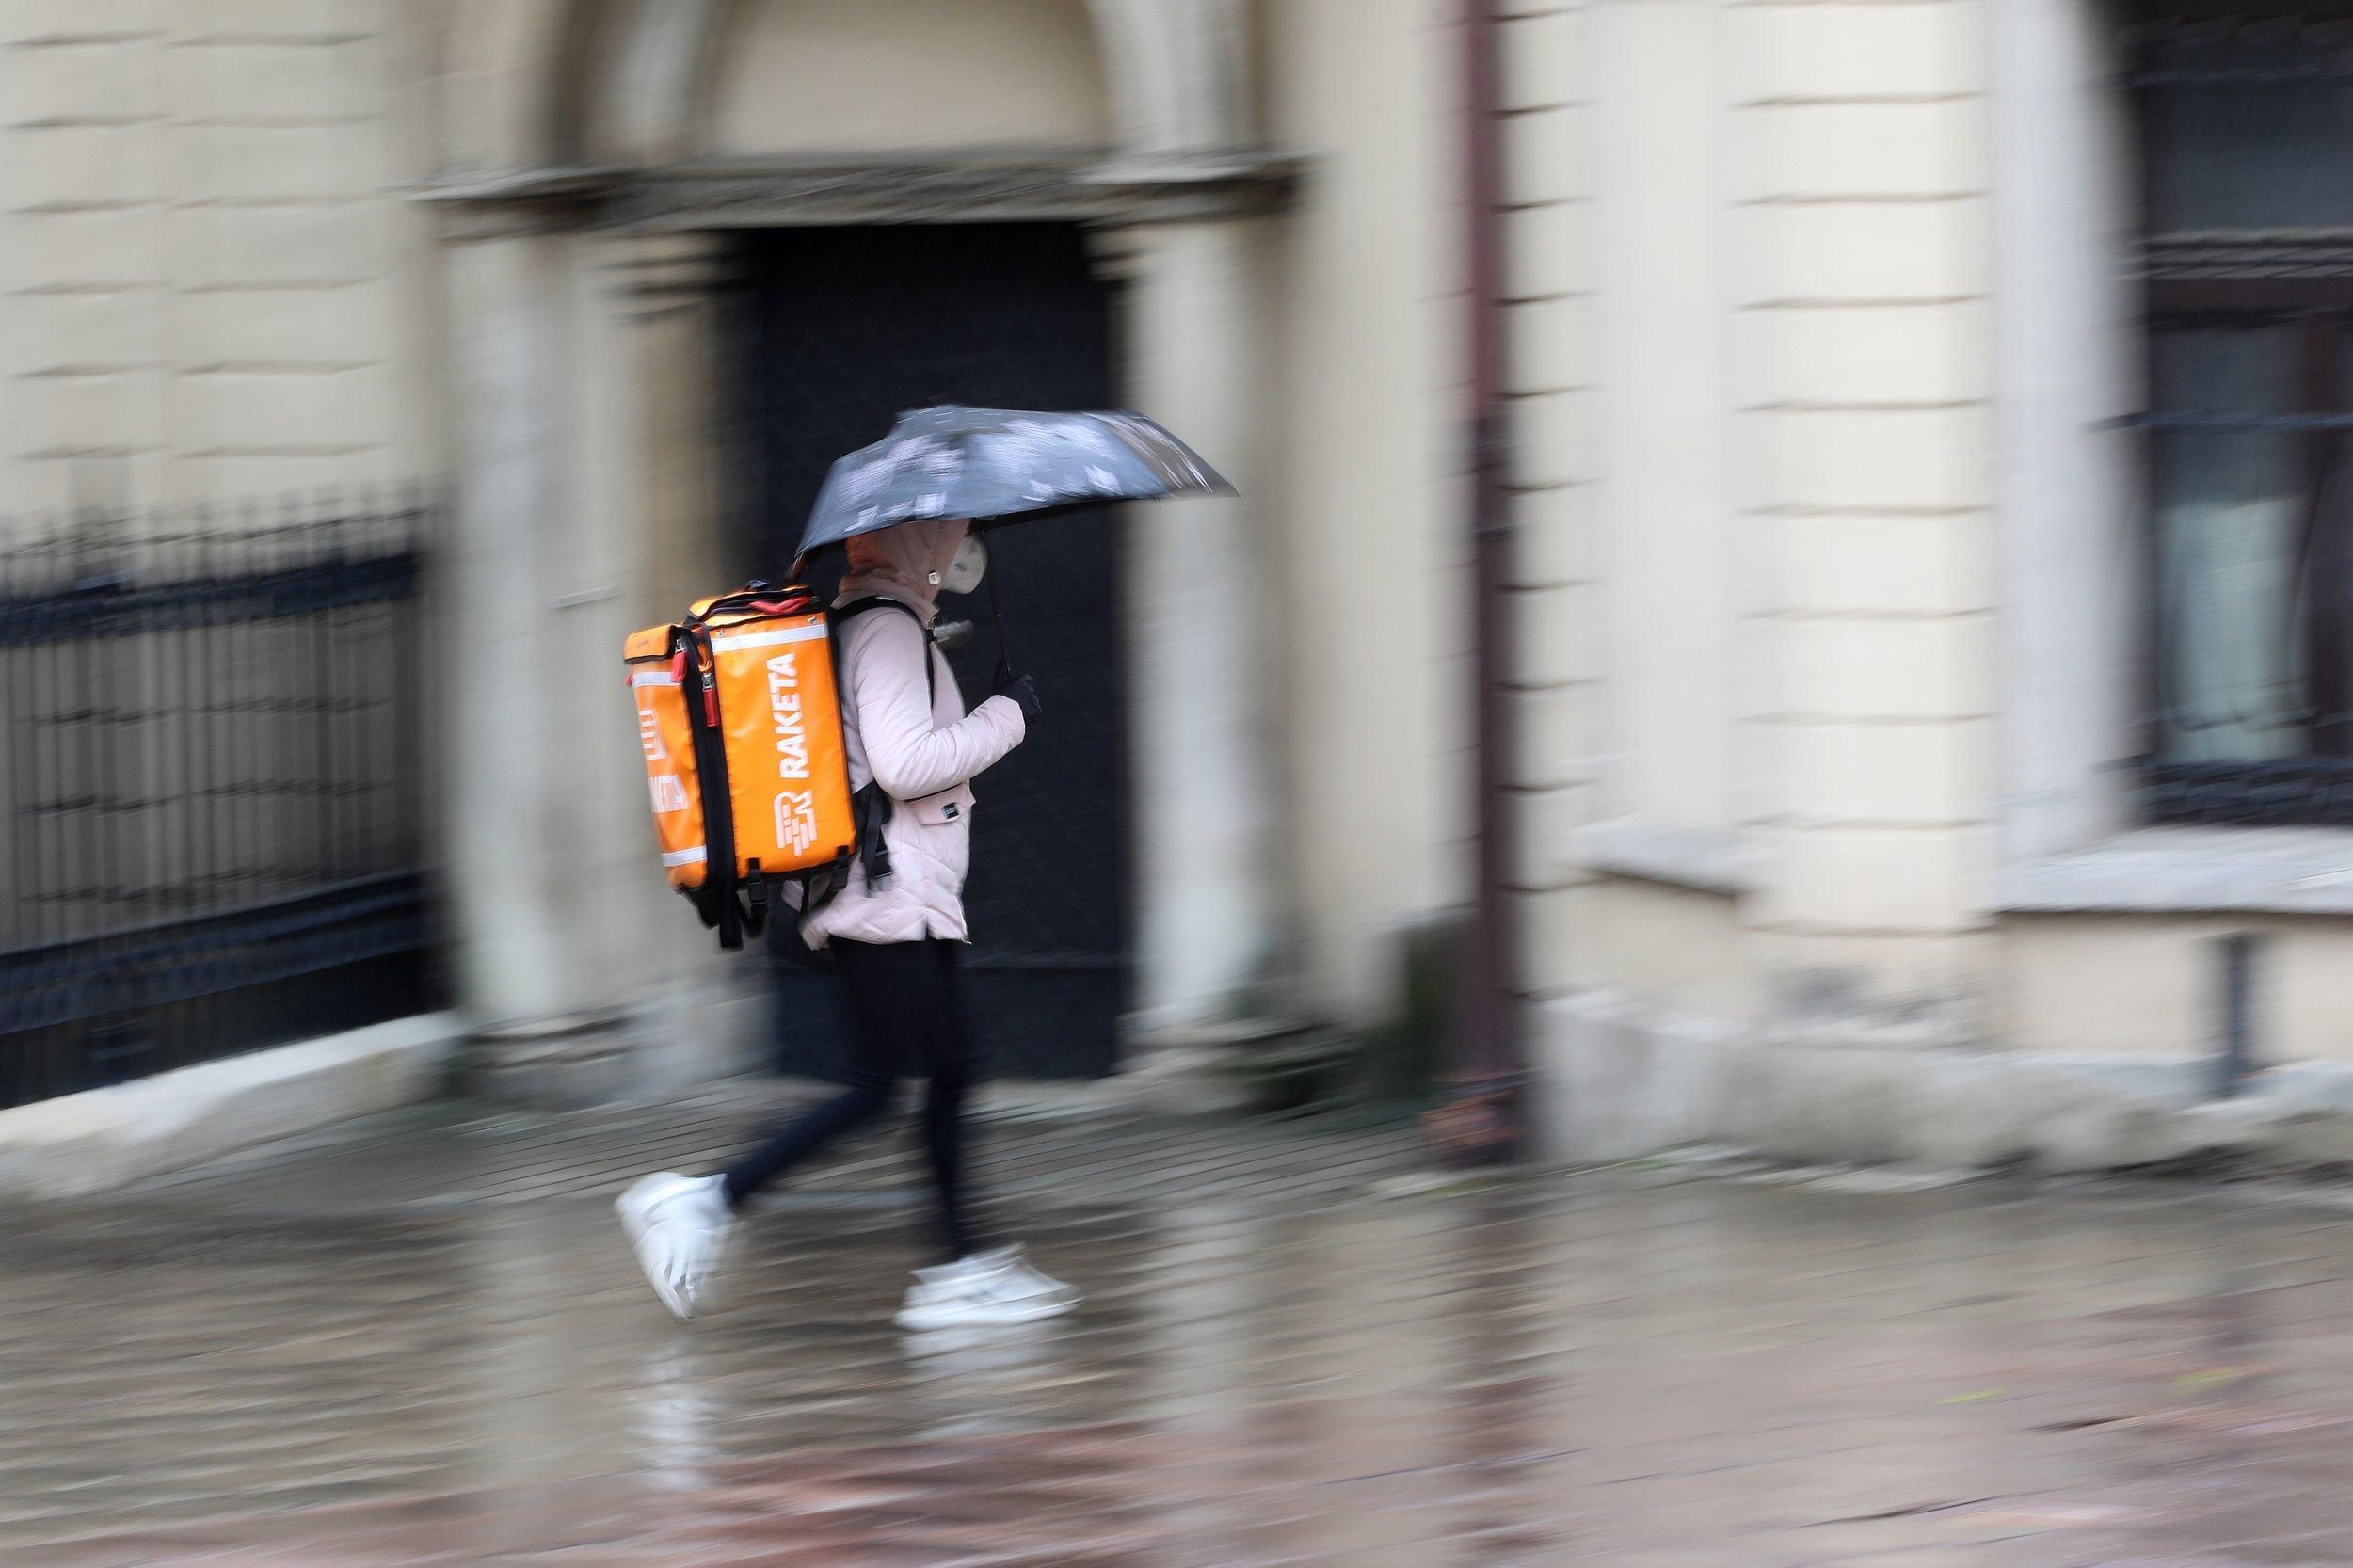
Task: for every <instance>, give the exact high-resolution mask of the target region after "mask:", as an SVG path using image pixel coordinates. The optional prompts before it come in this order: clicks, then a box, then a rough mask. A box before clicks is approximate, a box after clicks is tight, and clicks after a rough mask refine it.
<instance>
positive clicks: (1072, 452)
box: [800, 403, 1234, 654]
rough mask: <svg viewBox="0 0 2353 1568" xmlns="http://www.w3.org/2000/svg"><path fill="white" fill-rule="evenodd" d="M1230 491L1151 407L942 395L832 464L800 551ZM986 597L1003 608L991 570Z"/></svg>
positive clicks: (1000, 642) (1001, 630) (1001, 646)
mask: <svg viewBox="0 0 2353 1568" xmlns="http://www.w3.org/2000/svg"><path fill="white" fill-rule="evenodd" d="M1233 493H1234V487H1233V486H1231V485H1229V484H1227V483H1226V482H1225V478H1224V477H1223V476H1222V475H1220V474H1219V473H1218V472H1217V471H1216V470H1215V469H1213V468H1211V467H1209V464H1207V463H1205V462H1203V461H1202V460H1201V457H1200V455H1199V454H1198V453H1196V452H1194V451H1193V449H1192V448H1191V447H1189V446H1187V445H1186V444H1185V443H1184V442H1182V441H1180V440H1177V438H1176V437H1175V436H1172V435H1170V434H1169V433H1168V431H1167V430H1166V429H1165V428H1163V427H1162V426H1161V425H1160V424H1158V423H1157V422H1155V421H1153V420H1149V419H1146V418H1144V415H1142V414H1131V413H1110V412H1105V413H1051V412H1040V411H1036V410H1032V409H1024V408H966V407H964V406H963V405H961V404H955V403H943V404H940V405H937V406H936V407H934V408H918V409H917V410H915V411H914V412H913V413H907V414H901V415H900V416H899V421H898V423H897V424H894V425H892V426H891V429H890V434H889V435H888V436H885V437H884V438H883V439H882V440H878V441H876V442H874V444H873V445H872V446H862V447H859V448H858V449H857V450H856V452H853V453H851V454H850V455H849V456H846V457H843V458H841V459H840V460H839V461H837V462H836V463H835V464H834V465H833V469H832V471H831V472H828V473H827V474H826V475H825V483H824V488H822V489H820V490H819V491H818V492H817V504H816V505H815V506H813V507H811V508H810V509H809V517H808V531H807V532H806V533H804V534H803V535H802V536H801V548H800V553H801V554H803V555H807V554H808V553H809V552H811V551H814V550H819V549H822V548H824V546H826V545H829V544H839V543H840V542H841V541H843V540H844V539H847V538H849V537H850V536H853V535H856V534H872V533H876V532H878V531H880V530H882V529H885V528H895V527H897V526H898V525H899V524H900V523H903V522H919V521H923V520H931V519H940V518H969V519H971V520H972V521H973V523H974V525H975V526H986V525H989V524H996V523H1004V522H1009V521H1015V520H1019V519H1021V518H1024V517H1033V516H1035V515H1037V514H1038V513H1041V512H1054V511H1061V510H1064V508H1067V507H1072V506H1084V505H1091V504H1096V503H1098V502H1106V501H1159V500H1163V499H1165V498H1167V497H1169V496H1177V495H1232V494H1233ZM989 609H990V611H991V613H992V615H994V614H995V612H996V609H997V583H996V578H995V576H994V575H993V574H992V575H991V577H990V579H989ZM997 618H998V627H997V642H998V650H999V652H1000V654H1001V653H1002V652H1003V649H1004V624H1003V619H1002V617H1001V616H999V617H997Z"/></svg>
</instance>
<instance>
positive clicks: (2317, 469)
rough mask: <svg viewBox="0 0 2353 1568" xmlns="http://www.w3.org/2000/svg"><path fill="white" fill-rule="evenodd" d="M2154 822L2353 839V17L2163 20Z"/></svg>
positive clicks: (2155, 256)
mask: <svg viewBox="0 0 2353 1568" xmlns="http://www.w3.org/2000/svg"><path fill="white" fill-rule="evenodd" d="M2128 46H2129V47H2128V56H2127V57H2128V59H2129V61H2130V66H2129V72H2130V74H2129V76H2128V83H2129V86H2130V88H2131V90H2132V93H2133V96H2134V100H2135V108H2136V110H2137V120H2138V126H2139V132H2140V149H2141V164H2142V182H2143V186H2142V210H2143V214H2144V216H2143V227H2142V236H2141V240H2142V243H2141V248H2140V257H2141V270H2142V278H2143V282H2144V286H2145V289H2146V296H2147V321H2148V333H2149V389H2150V392H2149V403H2148V412H2147V413H2145V414H2144V415H2142V416H2141V418H2140V420H2139V424H2141V425H2142V426H2143V430H2144V436H2145V441H2146V451H2147V461H2148V478H2149V500H2150V505H2149V517H2148V545H2149V571H2150V584H2151V595H2150V609H2151V616H2150V627H2149V640H2148V651H2149V659H2148V682H2149V687H2150V701H2151V707H2150V713H2149V718H2148V721H2147V724H2146V727H2145V731H2144V757H2143V760H2142V776H2143V781H2144V783H2145V785H2146V787H2147V803H2148V813H2149V815H2150V816H2151V817H2152V818H2153V820H2156V821H2159V822H2249V823H2353V451H2348V450H2347V447H2348V442H2353V13H2348V14H2346V15H2345V16H2336V17H2330V16H2321V17H2317V18H2316V17H2314V16H2313V15H2312V14H2309V13H2305V14H2278V15H2263V14H2250V13H2247V12H2243V11H2242V12H2236V13H2233V14H2215V13H2211V12H2209V13H2206V14H2185V15H2172V16H2166V17H2161V18H2145V19H2144V20H2142V21H2141V22H2139V23H2138V24H2137V25H2136V26H2135V27H2134V28H2133V30H2132V32H2131V34H2130V35H2129V38H2128Z"/></svg>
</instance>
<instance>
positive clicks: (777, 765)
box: [622, 582, 880, 948]
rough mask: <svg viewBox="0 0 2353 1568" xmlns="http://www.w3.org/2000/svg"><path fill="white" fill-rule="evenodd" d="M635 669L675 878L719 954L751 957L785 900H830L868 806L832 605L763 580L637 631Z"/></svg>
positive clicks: (661, 827)
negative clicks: (852, 765) (846, 733)
mask: <svg viewBox="0 0 2353 1568" xmlns="http://www.w3.org/2000/svg"><path fill="white" fill-rule="evenodd" d="M622 659H623V662H624V663H625V664H627V666H628V670H629V689H630V696H632V699H634V701H635V703H636V707H637V739H638V744H639V747H640V749H641V750H643V751H644V753H645V759H646V778H647V782H648V786H649V787H650V788H651V791H652V794H653V823H654V834H655V837H656V839H657V840H659V841H660V844H661V848H662V865H663V868H664V871H665V872H667V874H668V876H669V880H670V886H671V887H673V888H677V889H678V890H679V891H680V892H681V893H683V894H685V895H686V896H687V897H688V898H689V899H690V900H692V901H693V903H694V904H695V907H696V912H697V913H698V914H700V915H701V917H702V920H703V923H704V924H705V925H708V926H713V927H716V928H717V930H718V933H719V945H720V946H721V947H723V948H739V947H742V946H743V945H744V933H745V932H747V931H748V932H751V933H753V934H755V935H757V934H758V933H759V932H760V931H761V930H762V929H764V928H765V926H766V924H767V920H768V915H769V911H770V909H771V907H772V906H773V905H775V904H779V903H784V904H792V905H795V906H797V907H800V908H814V907H815V906H816V905H817V904H819V903H822V902H823V900H824V898H825V897H828V896H830V895H831V893H832V892H833V891H834V890H836V889H837V888H839V887H840V885H841V883H842V882H843V881H844V880H846V875H847V872H848V870H849V865H850V859H851V856H852V855H853V854H855V853H856V849H857V845H858V840H859V833H858V827H859V822H858V819H859V816H860V815H861V808H863V807H864V805H865V804H866V803H864V802H854V801H853V799H852V795H851V791H850V773H849V764H848V761H847V760H846V757H845V755H844V750H843V746H842V738H841V695H840V687H839V685H838V683H837V681H836V678H835V666H834V646H833V626H832V618H831V617H829V616H827V614H826V612H825V608H824V605H822V604H821V603H819V602H818V601H817V600H816V599H815V597H814V596H812V595H811V594H810V592H809V591H808V589H807V588H805V587H802V586H800V585H798V584H787V585H785V586H784V587H781V588H772V587H770V586H769V585H768V584H765V583H760V582H754V583H750V584H745V585H744V587H741V588H738V589H736V590H735V591H734V592H732V593H726V594H721V595H719V596H718V597H716V598H714V599H706V600H701V601H699V602H698V603H696V605H695V606H694V607H693V608H692V609H691V610H689V611H688V612H687V614H686V616H685V618H684V619H682V620H679V621H676V622H673V623H671V624H670V625H667V626H650V627H648V628H647V629H646V630H644V631H642V632H632V634H631V635H630V637H629V638H628V640H627V641H626V642H625V643H624V644H623V646H622ZM861 793H865V792H861ZM872 837H873V838H875V839H876V840H879V838H880V834H879V833H875V834H873V835H872ZM788 889H792V891H790V892H788Z"/></svg>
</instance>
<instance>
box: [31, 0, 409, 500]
mask: <svg viewBox="0 0 2353 1568" xmlns="http://www.w3.org/2000/svg"><path fill="white" fill-rule="evenodd" d="M412 9H413V8H407V7H403V6H401V5H398V4H396V3H394V0H18V3H16V4H13V5H11V6H9V7H8V8H7V9H6V10H5V12H0V104H5V105H6V119H5V122H0V268H4V269H5V277H0V291H4V292H0V299H4V300H5V302H6V314H5V317H4V318H0V388H4V389H5V390H4V391H0V398H4V399H5V402H0V416H5V417H4V420H0V432H4V434H0V443H5V444H0V510H25V509H40V508H48V507H56V506H68V505H147V504H155V503H168V502H185V501H195V500H202V499H216V500H232V499H233V500H244V499H247V498H251V497H256V496H273V495H278V494H282V493H285V492H289V491H311V490H315V489H317V488H324V487H345V486H350V485H353V484H356V483H361V482H367V481H393V480H402V479H408V478H413V477H419V476H426V475H429V474H430V473H431V472H433V470H434V467H435V465H434V463H433V461H432V455H433V451H434V449H435V447H436V445H437V442H436V440H435V437H434V432H433V431H432V429H431V428H430V425H429V422H428V420H427V417H426V415H425V410H426V409H427V408H429V407H430V406H431V401H430V399H429V397H427V396H426V395H424V389H425V387H426V384H427V383H426V380H425V377H426V376H427V375H428V374H429V369H430V360H431V355H430V353H429V351H428V344H429V343H430V341H431V338H432V330H431V326H430V322H431V315H430V309H429V289H430V285H429V268H428V265H427V261H428V257H427V252H426V251H425V249H424V246H425V243H426V242H425V240H424V233H423V229H422V224H421V220H420V219H419V218H418V217H417V216H415V215H413V214H412V213H411V212H410V211H409V210H408V203H407V202H406V200H404V199H403V198H402V197H401V195H400V194H399V193H398V192H397V191H395V190H394V189H393V187H394V186H395V185H396V184H399V183H401V182H403V181H406V180H408V179H410V178H413V177H414V176H415V175H416V174H417V173H419V172H421V166H420V163H419V160H418V159H417V157H416V156H415V155H414V153H413V152H412V149H411V146H410V142H409V136H410V129H411V128H410V127H409V125H408V122H407V113H406V108H407V104H408V101H409V94H410V90H411V85H412V84H414V83H417V82H420V81H421V80H422V76H421V74H420V63H419V60H418V59H417V57H416V56H415V54H414V51H413V46H412V40H411V39H410V38H409V36H408V31H407V29H408V26H409V25H410V24H412V23H415V22H416V21H417V20H418V19H417V18H416V17H414V16H413V15H411V11H412Z"/></svg>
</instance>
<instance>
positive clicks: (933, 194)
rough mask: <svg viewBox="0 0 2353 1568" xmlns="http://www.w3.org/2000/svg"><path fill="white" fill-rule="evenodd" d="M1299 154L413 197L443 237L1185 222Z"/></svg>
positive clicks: (827, 166) (1255, 204) (681, 169)
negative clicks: (439, 222)
mask: <svg viewBox="0 0 2353 1568" xmlns="http://www.w3.org/2000/svg"><path fill="white" fill-rule="evenodd" d="M1300 175H1301V160H1299V159H1297V158H1295V157H1289V156H1285V155H1281V154H1276V153H1271V152H1242V153H1236V154H1232V155H1228V156H1218V157H1189V158H1173V159H1155V160H1149V161H1144V160H1133V159H1123V160H1103V159H1097V158H1085V159H1075V158H1074V159H1052V158H1032V157H1011V156H1009V157H1004V158H968V159H955V160H947V161H936V162H934V161H908V162H840V161H815V160H810V161H779V162H769V161H765V160H761V161H756V162H753V161H742V160H725V161H712V162H702V163H679V164H669V165H664V166H661V167H657V168H611V169H579V168H573V169H544V170H531V171H519V172H515V173H510V174H504V175H498V176H492V177H488V178H481V179H468V180H451V181H445V182H437V183H435V184H428V185H424V186H422V187H419V188H418V190H417V191H416V193H415V195H416V199H417V200H419V201H421V202H424V203H425V204H427V205H429V206H431V207H432V208H434V209H435V210H436V211H438V212H439V213H440V214H441V215H442V216H443V232H444V234H445V235H446V236H447V237H449V238H452V239H461V240H462V239H480V238H498V237H505V236H510V235H514V234H518V233H549V232H563V231H568V230H603V231H619V232H690V231H699V230H712V229H757V228H783V227H792V226H795V225H815V224H859V223H986V222H1048V221H1077V222H1083V223H1116V224H1133V223H1186V222H1204V221H1213V220H1217V219H1221V218H1231V217H1243V216H1256V215H1259V214H1265V213H1273V212H1279V211H1281V210H1283V209H1284V208H1285V207H1286V206H1288V205H1289V202H1290V200H1292V197H1293V194H1294V192H1295V191H1296V188H1297V185H1298V183H1299V179H1300Z"/></svg>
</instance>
